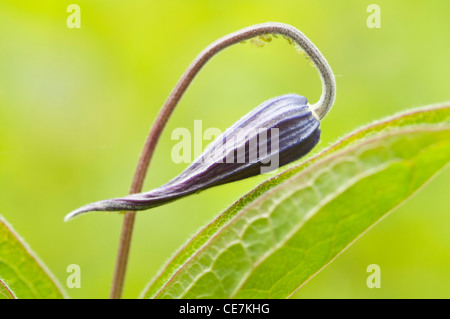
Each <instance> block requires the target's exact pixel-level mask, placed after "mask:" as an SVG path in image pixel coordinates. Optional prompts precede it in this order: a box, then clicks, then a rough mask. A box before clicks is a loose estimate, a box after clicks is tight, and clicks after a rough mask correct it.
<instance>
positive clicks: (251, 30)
mask: <svg viewBox="0 0 450 319" xmlns="http://www.w3.org/2000/svg"><path fill="white" fill-rule="evenodd" d="M265 34H281V35H284V36H286V37H288V38H290V39H292V40H293V41H294V42H296V43H297V44H298V45H299V46H300V47H301V48H302V49H303V50H304V51H305V53H306V54H307V55H308V56H309V58H310V59H311V61H312V62H313V63H314V65H315V66H316V68H317V69H318V71H319V74H320V77H321V80H322V87H323V91H322V95H321V97H320V100H319V101H318V102H317V103H316V104H314V105H312V106H311V109H312V110H313V111H314V113H315V114H316V115H317V116H318V117H319V119H322V118H323V117H324V116H325V115H326V114H327V112H328V111H329V110H330V108H331V107H332V105H333V102H334V99H335V95H336V84H335V80H334V76H333V72H332V71H331V68H330V66H329V65H328V63H327V61H326V60H325V58H324V57H323V56H322V54H321V53H320V51H319V50H318V49H317V48H316V46H315V45H314V44H313V43H312V42H311V41H310V40H309V39H308V38H307V37H306V36H305V35H304V34H303V33H301V32H300V31H299V30H297V29H296V28H294V27H292V26H290V25H288V24H283V23H275V22H268V23H262V24H257V25H253V26H250V27H247V28H244V29H241V30H239V31H236V32H234V33H231V34H229V35H226V36H224V37H222V38H220V39H219V40H217V41H215V42H213V43H212V44H210V45H209V46H208V47H206V48H205V49H204V50H203V51H202V52H201V53H200V54H199V55H198V56H197V57H196V58H195V60H194V61H193V62H192V63H191V65H189V67H188V69H187V70H186V71H185V73H184V74H183V75H182V77H181V79H180V80H179V81H178V83H177V85H176V86H175V87H174V89H173V90H172V92H171V93H170V95H169V97H168V98H167V100H166V102H165V103H164V105H163V107H162V109H161V111H160V112H159V114H158V116H157V118H156V120H155V123H154V125H153V127H152V129H151V131H150V133H149V135H148V137H147V139H146V141H145V144H144V148H143V150H142V153H141V156H140V158H139V162H138V165H137V168H136V171H135V174H134V177H133V182H132V184H131V188H130V194H134V193H139V192H141V191H142V186H143V183H144V179H145V176H146V173H147V169H148V166H149V164H150V160H151V158H152V156H153V153H154V151H155V148H156V145H157V143H158V140H159V137H160V136H161V133H162V131H163V129H164V127H165V126H166V123H167V121H168V120H169V117H170V115H171V114H172V112H173V110H174V109H175V107H176V106H177V104H178V102H179V101H180V100H181V97H182V96H183V94H184V92H186V90H187V88H188V87H189V85H190V84H191V82H192V80H193V79H194V78H195V76H196V75H197V73H198V72H199V71H200V70H201V69H202V67H203V66H204V65H205V64H206V63H207V62H208V61H209V60H210V59H211V58H212V57H213V56H215V55H216V54H217V53H219V52H220V51H222V50H223V49H225V48H227V47H229V46H231V45H233V44H235V43H239V42H241V41H244V40H248V39H251V38H254V37H256V36H260V35H265ZM135 215H136V212H127V213H126V214H125V217H124V222H123V226H122V234H121V239H120V243H119V252H118V256H117V262H116V269H115V273H114V279H113V283H112V288H111V293H110V298H120V297H121V295H122V290H123V283H124V278H125V271H126V266H127V260H128V254H129V250H130V244H131V235H132V232H133V225H134V220H135Z"/></svg>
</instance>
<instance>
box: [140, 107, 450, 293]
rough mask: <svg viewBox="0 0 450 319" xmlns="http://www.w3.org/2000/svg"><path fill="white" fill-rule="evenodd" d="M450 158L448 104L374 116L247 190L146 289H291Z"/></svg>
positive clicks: (244, 291)
mask: <svg viewBox="0 0 450 319" xmlns="http://www.w3.org/2000/svg"><path fill="white" fill-rule="evenodd" d="M449 159H450V106H448V105H445V106H444V105H442V106H434V107H428V108H421V109H416V110H413V111H410V112H407V113H404V114H401V115H397V116H394V117H392V118H390V119H387V120H384V121H380V122H378V123H375V124H372V125H369V126H367V127H366V128H363V129H361V130H358V131H356V132H355V133H353V134H350V135H349V136H347V137H346V138H344V139H342V140H341V141H339V142H338V143H336V144H334V145H333V146H331V147H329V148H328V149H326V150H325V151H323V152H322V153H321V154H319V155H318V156H316V157H314V158H312V159H310V160H308V161H306V162H305V163H300V164H298V163H297V164H296V165H295V166H293V167H292V168H291V169H289V170H287V171H285V172H283V173H281V174H280V175H278V176H276V177H275V178H273V179H271V180H269V181H266V182H264V183H263V184H261V185H260V186H258V187H257V188H256V189H255V190H253V191H252V192H250V193H249V194H247V195H245V196H244V197H242V198H241V199H240V200H239V201H238V202H236V203H235V204H234V205H232V206H231V207H230V208H229V209H228V210H226V211H225V212H224V213H222V214H221V215H220V216H219V217H218V218H217V219H216V220H214V221H213V222H212V223H211V224H209V225H208V226H206V227H205V228H204V229H203V230H202V231H200V233H199V234H197V235H196V236H195V237H194V238H192V239H191V241H190V242H189V243H188V244H187V245H186V246H185V247H184V248H183V249H181V251H180V252H178V254H177V255H176V256H175V257H174V258H173V259H172V261H171V262H170V263H169V264H168V265H167V266H166V267H165V269H164V270H163V272H162V273H161V274H160V275H159V276H158V277H157V278H156V279H155V280H154V282H153V283H152V284H151V285H149V287H148V288H147V289H146V290H145V291H144V293H143V297H144V298H286V297H289V296H290V295H291V294H292V293H294V292H295V291H296V290H297V289H298V288H299V287H300V286H301V285H303V284H304V283H305V282H306V281H307V280H309V279H310V278H311V277H312V276H314V275H315V274H316V273H317V272H319V271H320V270H321V269H322V268H323V267H325V266H326V265H327V264H328V263H330V262H331V261H332V260H333V259H334V258H335V257H336V256H337V255H339V254H340V253H341V252H342V251H344V250H345V249H346V248H347V247H348V245H350V244H351V243H352V242H353V241H355V240H356V239H357V238H358V237H359V236H361V235H362V234H363V233H364V232H365V231H367V230H368V229H369V228H370V227H371V226H373V225H374V224H375V223H376V222H377V221H378V220H380V218H382V217H383V216H385V215H386V214H387V213H388V212H390V211H392V210H393V209H394V208H396V207H397V206H398V205H400V204H401V203H402V202H403V201H405V200H406V199H407V198H409V197H410V196H411V195H412V194H413V193H414V192H415V191H417V190H418V189H419V188H420V187H421V186H422V185H423V184H424V183H425V182H426V181H427V180H429V179H430V178H431V177H432V176H434V175H435V174H436V173H437V172H438V171H439V170H441V169H442V168H443V167H444V166H445V165H446V164H447V163H448V161H449Z"/></svg>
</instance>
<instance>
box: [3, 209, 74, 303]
mask: <svg viewBox="0 0 450 319" xmlns="http://www.w3.org/2000/svg"><path fill="white" fill-rule="evenodd" d="M3 297H9V298H20V299H35V298H36V299H42V298H49V299H50V298H51V299H56V298H58V299H59V298H64V297H65V293H64V292H63V290H62V289H61V288H60V286H59V285H58V284H57V282H56V281H55V279H54V278H53V276H52V275H51V274H50V272H49V271H48V270H47V269H46V267H45V266H44V265H43V263H42V262H41V261H40V260H39V259H38V258H37V257H36V256H35V254H34V253H33V252H32V251H31V250H30V249H29V248H28V246H27V245H26V244H25V243H24V241H23V240H22V239H20V238H19V236H18V235H17V234H16V233H15V232H14V230H13V229H12V227H11V226H10V225H9V224H8V223H7V222H6V221H5V220H4V219H3V218H2V217H1V216H0V298H3Z"/></svg>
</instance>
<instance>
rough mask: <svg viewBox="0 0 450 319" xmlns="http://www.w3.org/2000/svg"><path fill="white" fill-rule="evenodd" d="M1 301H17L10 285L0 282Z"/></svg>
mask: <svg viewBox="0 0 450 319" xmlns="http://www.w3.org/2000/svg"><path fill="white" fill-rule="evenodd" d="M0 299H16V296H15V295H14V293H13V292H12V290H11V289H10V288H9V287H8V285H7V284H6V283H5V282H3V281H1V280H0Z"/></svg>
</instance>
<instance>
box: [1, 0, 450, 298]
mask: <svg viewBox="0 0 450 319" xmlns="http://www.w3.org/2000/svg"><path fill="white" fill-rule="evenodd" d="M70 3H72V2H66V1H61V0H58V1H56V0H55V1H39V2H38V1H12V0H11V1H9V0H3V1H2V2H1V3H0V194H1V195H0V214H2V215H3V216H4V217H5V218H6V219H7V220H8V221H9V222H10V223H11V224H12V225H13V226H14V227H15V228H16V230H17V231H18V232H19V233H20V234H21V235H22V236H23V237H24V238H25V240H26V241H27V242H28V243H29V244H30V245H31V247H32V248H33V249H34V250H35V251H36V253H37V254H38V255H39V256H40V257H41V258H42V259H43V260H44V262H45V263H46V264H47V265H48V266H49V268H50V269H51V270H52V271H53V273H54V274H55V275H56V277H58V278H59V279H60V281H61V282H62V283H63V284H64V283H65V281H66V278H67V275H68V274H67V273H66V267H67V265H69V264H73V263H75V264H78V265H80V266H81V275H82V279H81V280H82V281H81V285H82V286H81V288H80V289H70V290H69V289H68V293H69V295H70V296H71V297H74V298H81V297H86V298H91V297H95V298H105V297H107V296H108V294H109V289H110V282H111V277H112V273H113V268H114V262H115V257H116V252H117V246H118V240H119V234H120V228H121V221H122V218H123V217H122V216H121V215H118V214H116V213H111V214H107V213H96V214H92V215H89V216H84V217H81V218H78V219H76V220H74V221H72V222H69V223H63V217H64V216H65V214H66V213H68V212H69V211H71V210H73V209H75V208H77V207H79V206H81V205H83V204H86V203H89V202H92V201H96V200H100V199H106V198H111V197H117V196H122V195H125V194H126V193H127V192H128V188H129V186H130V183H131V178H132V175H133V173H134V168H135V165H136V163H137V160H138V156H139V153H140V151H141V148H142V146H143V143H144V140H145V137H146V135H147V133H148V131H149V129H150V126H151V124H152V123H153V120H154V119H155V117H156V115H157V112H158V111H159V109H160V107H161V106H162V104H163V103H164V101H165V99H166V97H167V96H168V94H169V92H170V90H171V89H172V87H173V86H174V85H175V83H176V81H177V80H178V78H179V77H180V76H181V74H182V73H183V72H184V70H185V69H186V67H187V66H188V64H189V63H190V62H191V60H192V59H193V58H194V57H195V56H196V55H197V53H199V52H200V51H201V50H202V49H203V48H204V47H205V46H206V45H208V44H209V43H210V42H212V41H214V40H215V39H216V38H218V37H220V36H222V35H225V34H227V33H229V32H232V31H236V30H238V29H240V28H242V27H246V26H248V25H251V24H255V23H261V22H267V21H279V22H285V23H289V24H292V25H294V26H295V27H297V28H299V29H300V30H301V31H303V32H304V33H305V34H306V35H307V36H308V37H309V38H310V39H311V40H312V41H313V42H314V43H315V44H316V45H317V46H318V47H319V49H320V50H321V51H322V52H323V54H324V55H325V57H326V58H327V59H328V61H329V63H330V65H331V67H332V68H333V70H334V72H335V74H336V76H337V85H338V93H337V100H336V104H335V106H334V108H333V110H332V112H331V113H330V114H329V115H328V116H327V118H326V119H325V120H324V121H323V123H322V132H323V133H322V134H323V135H322V141H321V143H320V144H319V146H317V148H316V149H315V152H317V151H319V150H320V149H322V148H324V147H326V146H327V145H328V144H329V143H331V142H332V141H334V140H336V139H337V138H338V137H341V136H343V135H344V134H345V133H347V132H349V131H351V130H353V129H355V128H357V127H359V126H361V125H364V124H366V123H368V122H371V121H373V120H376V119H380V118H382V117H385V116H387V115H390V114H393V113H395V112H398V111H400V110H404V109H408V108H411V107H414V106H421V105H427V104H433V103H437V102H444V101H448V100H450V92H449V83H450V81H449V80H450V63H449V56H450V41H448V33H449V31H450V19H448V16H449V13H450V2H449V1H446V0H441V1H433V2H431V1H430V2H425V1H395V3H393V1H377V2H376V3H377V4H378V5H379V6H380V7H381V28H380V29H369V28H368V27H367V25H366V20H367V17H368V16H369V13H367V12H366V8H367V6H368V5H369V4H371V3H372V2H370V1H339V2H338V1H299V0H296V1H261V0H258V1H206V0H205V1H183V0H180V1H172V0H170V1H143V0H142V1H137V0H135V1H127V2H123V1H111V0H110V1H106V0H103V1H101V0H97V1H81V0H80V1H77V2H76V3H77V4H78V5H80V7H81V28H80V29H69V28H67V26H66V19H67V16H68V15H69V13H67V12H66V8H67V6H68V5H69V4H70ZM292 92H295V93H298V94H301V95H305V96H306V97H307V98H308V99H309V101H310V102H315V101H316V100H317V99H318V98H319V96H320V92H321V85H320V80H319V77H318V76H317V72H316V71H315V69H314V68H312V67H311V66H309V64H308V62H307V61H306V60H305V58H304V57H303V56H302V55H300V54H298V53H297V52H296V51H295V50H294V49H293V48H292V47H291V46H289V45H288V44H287V42H286V41H285V40H282V39H278V40H276V41H272V42H271V43H269V44H267V45H266V46H265V47H264V48H258V47H256V46H255V45H252V44H250V43H247V44H240V45H236V46H235V47H233V48H231V49H228V50H226V51H225V52H223V53H222V54H220V55H219V56H218V57H216V58H215V59H214V60H213V61H212V62H211V63H210V64H208V65H207V67H206V68H205V69H204V70H203V72H201V73H200V75H199V77H198V78H197V79H196V80H195V82H194V83H193V85H192V86H191V88H190V89H189V90H188V92H187V94H186V95H185V97H184V98H183V100H182V102H181V103H180V105H179V107H178V109H177V110H176V111H175V112H174V115H173V117H172V118H171V120H170V122H169V124H168V127H167V129H166V130H165V132H164V134H163V136H162V138H161V140H160V143H159V146H158V148H157V151H156V154H155V157H154V161H153V162H152V164H151V167H150V171H149V174H148V178H147V182H146V184H145V187H144V189H145V190H148V189H150V188H153V187H156V186H159V185H161V184H163V183H165V182H167V181H168V180H169V179H171V178H172V177H174V176H175V175H177V174H178V173H179V172H181V171H182V170H183V169H184V168H185V167H186V165H187V164H174V163H173V162H172V161H171V158H170V151H171V148H172V147H173V145H175V143H176V141H172V140H171V139H170V134H171V132H172V130H173V129H175V128H177V127H187V128H188V129H193V123H194V120H196V119H201V120H203V128H204V129H206V128H208V127H218V128H220V129H222V130H224V129H225V128H227V127H228V126H230V125H231V124H232V123H233V122H234V121H236V120H237V119H239V118H240V117H241V116H242V115H244V114H245V113H247V112H248V111H249V110H251V109H252V108H254V107H256V106H257V105H258V104H259V103H261V102H262V101H264V100H266V99H268V98H271V97H273V96H276V95H281V94H286V93H292ZM204 146H206V142H204ZM264 178H267V177H264V176H262V177H255V178H252V179H249V180H246V181H241V182H237V183H233V184H230V185H225V186H221V187H218V188H215V189H211V190H207V191H205V192H203V193H201V194H199V195H194V196H191V197H189V198H186V199H182V200H179V201H177V202H174V203H172V204H169V205H166V206H163V207H159V208H155V209H152V210H149V211H146V212H141V213H139V214H138V216H137V223H136V227H135V233H134V238H133V246H132V251H131V258H130V262H129V268H128V276H127V280H126V286H125V292H124V297H127V298H134V297H136V296H138V295H139V293H140V291H141V290H142V289H143V288H144V286H145V285H146V284H147V283H148V282H149V280H150V279H151V278H153V277H154V276H155V274H156V273H157V272H158V270H159V269H160V268H161V267H162V266H163V264H164V263H165V262H166V261H167V260H168V258H170V256H171V255H172V254H173V253H174V252H175V250H176V249H177V248H179V247H180V246H181V245H182V244H183V243H184V242H185V241H186V240H187V239H188V238H189V237H190V236H191V235H193V234H194V233H195V232H196V231H197V230H198V229H199V228H200V227H201V226H202V225H204V224H205V223H207V222H208V221H210V220H211V219H213V218H214V217H215V216H216V215H217V214H218V213H219V212H220V211H222V210H223V209H224V208H226V207H227V206H228V205H230V204H231V203H232V202H234V201H235V200H237V199H238V198H239V196H240V195H242V194H244V193H245V192H247V191H249V190H250V189H252V188H253V187H254V186H256V185H257V184H259V183H260V182H261V181H262V180H263V179H264ZM449 178H450V171H449V170H447V171H444V172H443V173H442V174H441V175H439V176H438V177H437V178H436V179H435V180H433V181H432V182H431V183H430V184H429V185H427V186H426V187H425V188H424V189H423V190H422V191H421V192H420V193H419V194H417V195H416V196H415V197H414V198H412V199H411V200H409V201H408V202H406V203H405V204H404V205H403V206H401V207H400V208H399V209H398V210H397V211H395V212H394V213H393V214H391V215H389V216H388V217H387V218H385V219H383V220H382V221H381V222H380V223H379V224H378V225H376V226H375V227H374V228H373V229H372V230H370V231H369V232H368V233H367V234H366V235H364V236H363V237H362V238H361V239H360V240H358V241H357V242H356V243H355V244H354V245H353V246H351V247H350V248H349V249H348V250H347V251H346V252H344V253H343V254H342V255H341V256H340V257H339V258H337V260H336V261H334V262H333V263H332V264H330V265H329V266H328V267H327V268H326V269H325V270H323V271H322V272H321V273H319V274H318V275H317V276H316V277H315V278H313V279H312V280H311V281H310V282H309V283H308V284H306V285H305V286H304V287H303V288H302V289H301V290H300V291H299V292H298V293H297V294H296V295H295V297H298V298H312V297H326V298H347V297H354V298H399V297H414V298H415V297H425V298H428V297H430V298H431V297H434V298H443V297H445V298H450V288H449V287H450V231H449V225H450V214H449V207H450V197H449V196H448V194H449V192H448V189H449V183H448V181H449ZM392 182H393V183H395V181H392ZM373 263H376V264H378V265H380V267H381V276H382V277H381V288H380V289H369V288H367V286H366V278H367V276H368V275H369V274H368V273H367V272H366V267H367V266H368V265H369V264H373Z"/></svg>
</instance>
